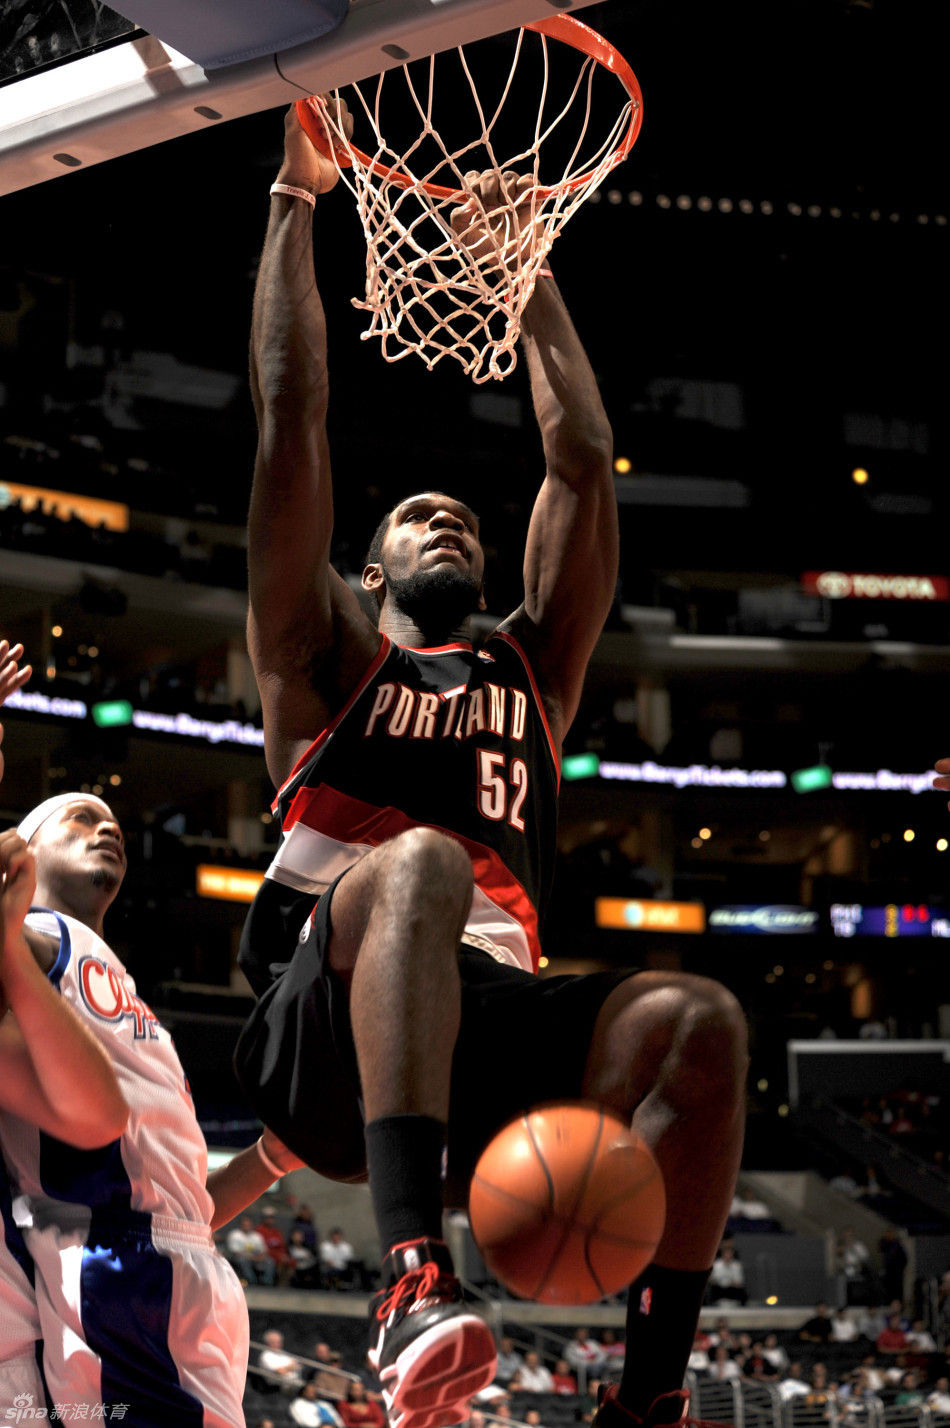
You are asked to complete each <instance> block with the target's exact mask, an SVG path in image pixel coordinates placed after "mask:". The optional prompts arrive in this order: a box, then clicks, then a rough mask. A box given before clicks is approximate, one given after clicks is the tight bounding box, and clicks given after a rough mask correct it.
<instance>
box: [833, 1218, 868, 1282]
mask: <svg viewBox="0 0 950 1428" xmlns="http://www.w3.org/2000/svg"><path fill="white" fill-rule="evenodd" d="M835 1257H836V1261H837V1267H838V1273H839V1274H843V1275H844V1277H845V1279H847V1280H858V1279H863V1278H864V1276H865V1275H866V1274H867V1272H868V1269H869V1267H870V1264H871V1251H870V1250H869V1249H868V1247H867V1245H866V1244H865V1243H864V1241H863V1240H859V1239H858V1237H857V1236H856V1235H855V1233H854V1230H853V1229H852V1227H851V1226H850V1225H846V1226H845V1228H844V1229H843V1230H842V1231H841V1234H840V1235H839V1236H838V1245H837V1250H836V1256H835Z"/></svg>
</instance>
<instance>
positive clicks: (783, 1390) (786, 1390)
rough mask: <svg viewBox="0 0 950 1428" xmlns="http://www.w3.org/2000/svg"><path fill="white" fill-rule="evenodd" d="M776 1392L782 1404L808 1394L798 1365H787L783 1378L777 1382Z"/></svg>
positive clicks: (800, 1367)
mask: <svg viewBox="0 0 950 1428" xmlns="http://www.w3.org/2000/svg"><path fill="white" fill-rule="evenodd" d="M778 1391H779V1397H780V1398H781V1400H782V1402H783V1403H788V1402H789V1400H790V1399H792V1398H802V1397H804V1395H805V1394H806V1393H807V1392H808V1384H807V1383H806V1382H805V1375H804V1373H803V1372H802V1366H801V1364H800V1363H791V1364H789V1366H788V1369H787V1370H786V1372H785V1376H784V1378H782V1379H780V1380H779V1385H778Z"/></svg>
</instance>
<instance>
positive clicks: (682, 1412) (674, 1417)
mask: <svg viewBox="0 0 950 1428" xmlns="http://www.w3.org/2000/svg"><path fill="white" fill-rule="evenodd" d="M634 1424H636V1425H637V1428H734V1425H733V1424H731V1423H714V1422H713V1421H712V1419H710V1418H691V1417H690V1416H689V1394H688V1393H687V1392H686V1390H685V1388H684V1389H680V1390H679V1391H678V1392H676V1393H662V1394H661V1395H660V1397H659V1398H658V1399H656V1400H655V1402H654V1403H653V1406H652V1407H651V1409H650V1411H649V1413H648V1414H647V1416H646V1418H638V1417H637V1415H636V1414H635V1413H631V1412H630V1409H629V1408H624V1406H623V1404H622V1403H620V1402H618V1400H617V1385H616V1384H615V1383H612V1384H610V1385H609V1386H605V1385H601V1389H600V1398H599V1400H598V1403H597V1412H596V1413H595V1414H594V1417H593V1419H592V1428H633V1425H634Z"/></svg>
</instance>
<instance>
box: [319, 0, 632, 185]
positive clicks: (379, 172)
mask: <svg viewBox="0 0 950 1428" xmlns="http://www.w3.org/2000/svg"><path fill="white" fill-rule="evenodd" d="M524 28H525V29H526V30H537V31H538V32H539V33H540V34H542V35H547V36H548V38H549V39H552V40H560V41H561V43H562V44H565V45H570V46H571V47H572V48H573V49H575V50H580V51H581V52H582V53H583V54H586V55H589V56H590V57H591V58H592V59H594V60H596V61H597V63H598V64H599V65H602V66H603V68H604V69H607V70H609V71H610V73H611V74H614V75H616V76H617V78H618V79H619V80H620V83H621V84H622V85H623V87H624V89H625V90H626V91H627V94H628V95H629V96H630V99H631V101H632V104H633V107H632V110H631V113H630V123H629V124H628V125H627V129H626V133H625V134H624V136H623V138H622V139H621V141H620V143H619V144H618V145H617V148H616V149H615V150H614V152H613V154H612V155H611V157H610V161H609V166H610V168H614V167H615V166H616V165H617V164H619V163H622V162H623V160H624V159H625V158H626V157H627V155H628V154H629V152H630V150H631V149H632V148H633V146H634V144H635V143H636V142H637V138H638V136H639V133H640V126H641V124H642V123H643V96H642V94H641V93H640V85H639V83H638V81H637V77H636V75H635V74H634V72H633V70H632V69H631V68H630V66H629V64H628V63H627V61H626V60H625V59H624V57H623V55H622V54H620V53H619V51H617V50H615V49H614V47H613V45H612V44H610V43H609V42H608V41H607V40H605V39H604V37H603V35H598V33H597V31H596V30H592V29H591V28H590V26H589V25H584V24H582V23H581V21H580V20H575V19H574V16H573V15H552V16H551V17H550V19H547V20H536V21H535V22H534V24H532V25H525V27H524ZM297 118H298V119H299V120H300V124H301V127H302V128H303V129H304V130H305V132H306V134H307V136H308V138H309V139H310V142H311V143H312V144H313V146H314V148H315V149H319V151H320V153H321V154H323V155H325V157H326V158H328V159H331V158H333V157H334V154H333V151H332V149H331V145H330V140H329V139H328V138H327V132H326V129H325V128H324V126H323V120H322V119H321V117H320V110H319V108H318V106H317V103H316V100H315V99H314V98H313V96H311V97H310V98H309V99H298V100H297ZM351 152H352V155H353V158H355V159H356V160H357V161H358V163H359V164H360V165H361V166H362V167H363V168H365V169H371V170H372V171H373V173H374V174H376V176H377V178H381V179H386V180H387V181H388V182H390V183H394V184H397V185H398V187H399V188H413V187H414V186H415V184H416V180H415V179H414V178H413V177H412V175H411V174H408V173H406V171H405V169H400V168H398V167H397V166H393V167H391V168H387V166H386V165H385V164H381V163H378V162H377V161H376V160H375V159H371V158H370V156H369V154H364V153H363V151H362V149H357V148H356V147H355V145H351V146H350V149H349V150H346V149H342V148H340V147H339V146H337V148H336V160H337V162H338V163H339V165H340V167H341V168H351V167H352V164H353V159H352V158H351V157H350V153H351ZM598 167H599V166H598ZM594 172H595V170H593V169H589V170H588V171H587V173H586V174H579V175H578V177H577V178H574V179H569V180H568V181H567V182H565V183H561V184H555V185H554V186H553V187H552V188H542V189H539V190H538V194H539V196H540V197H541V198H542V199H545V198H548V197H549V196H550V195H551V194H552V193H574V192H575V191H576V190H577V189H579V188H583V186H584V184H586V183H589V182H590V179H591V177H592V175H593V173H594ZM420 187H421V188H424V189H425V191H426V193H428V194H431V196H432V197H433V198H454V199H458V201H459V202H460V203H464V202H465V200H466V199H467V197H468V195H467V194H466V193H465V192H464V191H463V190H462V189H460V188H445V187H444V186H443V185H442V184H437V183H423V184H420Z"/></svg>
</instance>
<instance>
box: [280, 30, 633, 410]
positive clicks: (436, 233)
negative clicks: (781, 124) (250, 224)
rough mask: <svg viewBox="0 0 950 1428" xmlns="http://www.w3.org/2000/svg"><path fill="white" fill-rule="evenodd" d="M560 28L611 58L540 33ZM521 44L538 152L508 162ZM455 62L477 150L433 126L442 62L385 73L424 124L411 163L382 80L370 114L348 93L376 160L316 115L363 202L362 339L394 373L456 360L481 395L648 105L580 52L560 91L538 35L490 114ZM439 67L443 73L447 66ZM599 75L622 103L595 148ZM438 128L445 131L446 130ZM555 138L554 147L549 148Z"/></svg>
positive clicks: (522, 34)
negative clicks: (386, 112) (552, 169)
mask: <svg viewBox="0 0 950 1428" xmlns="http://www.w3.org/2000/svg"><path fill="white" fill-rule="evenodd" d="M565 22H566V23H568V24H570V25H571V26H573V27H576V30H583V31H585V32H586V33H587V34H588V35H591V36H593V39H594V40H596V41H598V42H599V44H600V45H601V46H603V41H601V40H600V37H599V36H596V35H594V34H593V32H592V31H589V30H587V27H586V26H583V25H580V24H579V22H578V21H576V20H573V19H569V20H567V19H566V17H562V18H561V19H560V20H559V21H544V22H542V23H543V25H544V26H545V29H549V30H550V29H553V28H554V26H555V25H556V24H561V25H563V24H564V23H565ZM531 31H535V33H534V34H531V33H530V32H531ZM529 35H530V39H529ZM526 42H528V43H532V44H539V45H540V54H539V55H537V56H536V57H535V59H534V62H533V64H529V65H528V66H527V68H528V69H529V70H530V69H533V71H534V75H533V76H532V77H533V78H536V79H537V82H538V83H539V84H540V102H539V103H538V106H537V108H538V115H537V120H536V121H535V122H534V125H533V132H532V134H531V139H530V143H529V144H527V146H526V147H523V148H521V149H520V151H518V152H515V153H514V154H513V155H511V157H508V158H505V159H504V160H500V159H499V158H498V155H497V153H496V146H497V144H498V133H499V128H501V130H502V131H503V130H504V128H505V127H506V125H505V123H503V122H502V121H503V116H504V113H505V106H506V101H508V100H509V96H510V95H511V93H512V90H513V87H514V81H515V75H516V71H517V70H518V67H519V62H521V61H522V60H523V56H524V50H525V45H526ZM572 43H573V42H572ZM556 48H557V49H558V50H559V51H565V50H566V48H567V47H566V46H561V45H558V46H556ZM455 53H456V54H457V56H458V61H459V64H460V73H461V76H463V77H464V80H465V81H467V83H468V86H469V88H470V90H471V95H472V99H473V100H474V105H475V116H476V123H475V124H473V125H471V127H472V128H476V129H477V134H476V136H475V137H474V138H473V139H471V140H470V141H469V142H464V143H461V144H455V143H454V137H455V136H453V138H452V139H450V140H449V141H448V142H447V141H446V139H444V138H443V137H442V135H441V134H440V133H439V130H438V129H436V127H435V124H434V122H433V110H434V105H435V78H436V59H437V57H436V56H434V55H433V56H431V57H430V59H429V60H428V61H427V62H425V65H424V67H423V68H424V73H423V74H422V75H421V76H420V75H419V74H418V73H415V74H413V73H411V72H410V68H409V66H408V65H405V64H404V65H403V66H402V67H401V71H398V70H393V71H390V79H391V80H395V79H396V76H397V75H398V74H399V73H400V72H401V73H402V75H403V76H404V79H405V84H406V86H407V88H408V99H409V103H410V106H411V109H410V113H411V114H412V115H413V117H414V118H417V119H418V120H421V129H420V132H419V134H418V136H417V137H416V138H415V139H414V140H413V142H412V143H411V144H410V146H409V147H408V148H407V149H406V150H405V151H404V152H402V153H399V152H397V151H396V150H395V149H394V148H392V147H391V146H390V144H389V143H388V142H387V141H386V140H385V139H384V138H383V134H382V115H381V111H382V106H383V86H384V81H385V80H386V78H387V76H386V75H385V74H382V75H380V76H379V78H378V81H377V83H376V93H375V96H374V97H373V99H372V102H370V101H368V100H367V98H366V96H365V95H364V93H363V91H362V89H361V88H360V86H359V85H352V86H350V89H349V90H348V91H347V95H346V97H347V98H348V100H349V104H350V108H351V111H352V112H353V115H354V120H355V124H356V129H355V132H360V131H361V130H362V129H363V128H365V121H368V122H369V124H370V126H371V128H372V134H373V136H374V147H375V151H374V152H369V151H367V152H365V153H364V152H363V151H361V150H359V149H357V148H355V147H354V145H353V144H352V143H351V142H350V141H349V140H348V139H347V138H346V136H345V134H344V133H343V132H342V130H341V129H340V127H339V125H338V124H337V123H336V122H335V120H334V117H333V116H334V114H335V112H336V111H335V109H331V108H330V107H328V105H327V104H326V102H325V101H324V100H323V99H322V98H316V99H314V100H311V101H308V103H310V104H311V105H313V106H314V107H315V108H316V109H317V110H318V112H319V114H320V116H321V118H322V121H323V124H324V126H325V127H326V129H327V131H328V132H329V133H330V134H331V135H332V137H333V140H334V144H333V149H334V159H335V162H336V165H337V168H338V170H339V173H340V177H341V178H342V180H343V182H344V183H345V184H346V185H347V187H348V188H349V189H350V191H351V192H352V194H353V196H354V197H355V199H356V203H357V209H358V212H359V216H360V221H361V223H362V225H363V232H364V235H365V238H366V246H367V258H366V294H365V297H363V298H354V299H353V303H354V306H355V307H357V308H361V309H363V310H365V311H366V312H368V313H369V314H370V315H371V321H370V325H369V327H368V328H367V329H366V330H365V331H364V333H363V334H362V336H363V338H364V340H365V339H368V338H371V337H379V338H380V339H381V342H382V352H383V356H384V357H385V359H386V361H387V362H398V361H401V360H402V358H403V357H406V356H408V354H409V353H411V352H414V353H416V354H417V355H418V356H419V357H421V358H422V360H423V361H424V362H425V363H426V366H427V367H428V368H429V369H430V370H431V369H432V368H433V367H434V366H435V365H436V364H437V363H438V362H441V361H442V359H443V358H444V357H452V358H454V359H455V360H456V361H457V362H460V363H461V364H462V366H463V368H464V370H465V371H466V372H467V373H468V374H470V375H471V377H472V378H473V380H474V381H475V382H486V381H488V380H489V379H492V378H494V379H501V378H504V377H506V376H508V374H509V373H510V372H511V371H513V369H514V367H515V365H516V363H517V360H518V358H517V347H516V344H517V340H518V334H519V331H520V327H521V317H522V313H523V312H524V308H525V305H526V304H527V302H528V301H529V299H530V298H531V295H532V293H533V292H534V288H535V284H536V282H537V280H538V275H539V272H540V270H542V269H543V267H544V264H545V260H546V259H547V257H548V255H549V253H550V251H551V248H552V246H553V244H554V242H555V240H556V238H557V237H558V234H559V233H560V232H561V230H562V228H563V227H564V225H565V223H567V221H568V220H569V219H570V218H571V217H572V216H573V214H575V213H576V212H577V209H578V208H579V207H580V205H581V204H582V203H583V202H584V200H585V198H587V196H588V194H590V193H591V191H592V190H593V189H594V188H595V187H596V186H597V185H598V184H599V183H600V182H601V180H602V179H603V178H604V177H605V175H606V174H607V173H609V171H610V170H611V169H612V168H613V167H614V166H615V165H616V164H618V163H619V162H620V161H621V160H622V159H623V158H625V157H626V155H627V153H628V152H629V149H630V148H631V146H632V144H633V142H634V140H635V138H636V134H637V131H638V127H639V120H640V97H639V90H638V88H637V86H636V80H635V79H634V78H633V75H632V72H630V71H629V69H628V68H627V67H626V66H625V65H624V66H623V67H624V70H625V73H626V76H627V78H626V79H620V78H618V77H617V76H616V75H615V74H613V73H611V72H610V70H609V69H608V68H607V67H606V66H605V65H604V64H603V63H601V62H599V61H598V59H597V58H595V57H594V56H593V55H589V54H580V53H578V51H577V50H576V49H571V50H570V51H568V54H569V55H570V57H571V58H572V61H573V68H574V70H576V71H577V72H576V74H575V75H574V77H573V79H572V80H569V81H568V83H567V84H566V85H565V84H564V83H563V77H562V76H558V78H559V80H560V83H559V84H555V83H552V66H551V55H550V53H549V39H548V35H547V34H545V33H541V32H540V30H539V29H538V30H535V27H529V30H520V31H518V32H517V36H516V40H515V45H514V55H513V58H512V60H511V63H510V65H509V66H508V70H507V77H506V78H505V79H504V81H503V87H502V92H501V96H500V98H499V99H498V100H497V103H496V104H495V105H494V107H493V108H492V109H491V112H490V113H486V109H487V108H488V106H487V105H486V106H485V107H483V102H482V100H481V99H480V98H479V93H478V88H477V87H476V79H475V77H473V73H472V66H471V62H470V57H469V56H467V55H466V54H465V52H464V50H463V49H462V48H459V49H458V50H457V51H456V52H455ZM438 58H440V59H442V60H443V64H444V62H445V57H444V56H440V57H438ZM617 58H618V59H619V56H618V57H617ZM621 64H623V62H622V61H621ZM523 68H524V66H523ZM604 75H607V76H608V78H609V81H610V84H611V88H612V90H614V91H615V90H616V85H617V84H618V83H619V84H620V87H621V92H622V94H623V96H624V103H623V105H622V107H621V109H620V112H619V115H618V114H617V107H616V92H614V93H612V95H611V99H612V101H613V102H612V103H611V104H610V113H611V114H612V116H614V117H612V118H610V119H609V120H608V122H607V125H606V128H607V132H606V135H605V136H604V137H603V138H602V139H595V138H592V137H591V136H590V135H589V130H590V129H591V127H592V119H593V117H594V115H595V112H596V113H597V114H598V117H600V111H602V109H603V107H604V106H603V101H602V99H598V102H597V103H595V79H596V80H597V82H598V83H601V84H602V83H603V76H604ZM631 80H632V85H631V83H630V81H631ZM461 82H462V81H461V80H459V81H458V82H456V83H452V84H450V85H449V88H450V91H451V92H450V95H449V100H450V103H451V106H452V111H453V112H452V114H447V116H446V117H447V120H448V121H449V122H451V121H452V119H453V118H455V119H457V114H458V107H459V99H460V95H459V93H458V88H459V84H461ZM442 88H443V89H444V88H445V79H444V77H443V82H442ZM354 95H355V98H356V103H355V104H354V98H353V96H354ZM334 98H339V94H338V93H337V94H335V95H334ZM404 98H405V97H404ZM552 99H553V102H552ZM508 110H509V113H508V120H507V127H510V123H511V111H512V110H514V111H515V117H516V118H518V119H522V116H523V115H525V114H527V113H531V112H532V110H531V108H530V100H527V101H526V100H525V99H524V98H520V97H519V98H518V99H517V100H514V99H512V103H511V104H510V105H509V106H508ZM522 122H523V119H522ZM440 125H441V127H442V128H443V129H445V128H446V125H445V123H442V121H441V120H440ZM601 127H603V126H601ZM557 131H561V132H560V133H558V132H557ZM552 138H554V142H549V141H551V140H552ZM545 144H547V148H546V159H547V160H548V161H550V157H551V154H552V152H553V153H554V154H555V155H556V163H557V170H556V175H555V177H554V178H553V181H552V179H551V176H550V175H548V174H546V175H545V178H547V179H548V182H546V183H545V182H543V181H542V175H541V163H542V158H541V149H542V146H543V145H545ZM462 205H465V208H464V214H463V212H462V211H461V206H462ZM453 219H454V226H453ZM463 233H464V240H463V237H462V236H461V235H462V234H463Z"/></svg>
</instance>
